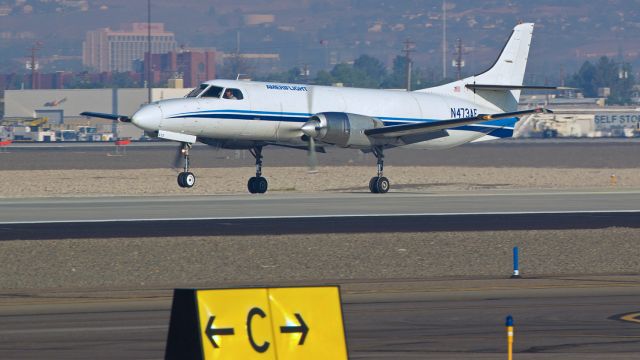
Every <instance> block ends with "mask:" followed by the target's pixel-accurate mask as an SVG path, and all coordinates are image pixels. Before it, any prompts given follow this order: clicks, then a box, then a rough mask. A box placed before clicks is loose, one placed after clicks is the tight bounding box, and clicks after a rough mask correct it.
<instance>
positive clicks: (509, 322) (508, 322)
mask: <svg viewBox="0 0 640 360" xmlns="http://www.w3.org/2000/svg"><path fill="white" fill-rule="evenodd" d="M505 326H513V316H511V315H509V316H507V321H506V325H505Z"/></svg>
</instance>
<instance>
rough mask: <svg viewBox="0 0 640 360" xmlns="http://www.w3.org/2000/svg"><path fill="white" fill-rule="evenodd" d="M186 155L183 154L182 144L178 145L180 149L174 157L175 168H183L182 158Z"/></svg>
mask: <svg viewBox="0 0 640 360" xmlns="http://www.w3.org/2000/svg"><path fill="white" fill-rule="evenodd" d="M183 157H184V155H183V154H182V145H180V146H178V151H177V152H176V156H175V157H174V158H173V168H174V169H180V168H182V158H183Z"/></svg>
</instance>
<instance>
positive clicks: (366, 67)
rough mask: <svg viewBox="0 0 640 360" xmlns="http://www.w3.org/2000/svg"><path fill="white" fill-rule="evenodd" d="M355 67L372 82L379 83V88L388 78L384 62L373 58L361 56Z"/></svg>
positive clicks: (355, 62)
mask: <svg viewBox="0 0 640 360" xmlns="http://www.w3.org/2000/svg"><path fill="white" fill-rule="evenodd" d="M353 67H354V68H355V69H358V70H360V71H362V72H364V73H365V74H366V76H367V78H368V79H369V80H370V81H371V82H375V83H377V85H378V86H380V84H382V81H384V78H385V77H386V76H387V69H386V68H385V66H384V64H383V63H382V61H380V60H378V59H376V58H374V57H373V56H369V55H361V56H360V57H359V58H357V59H356V60H355V61H354V62H353Z"/></svg>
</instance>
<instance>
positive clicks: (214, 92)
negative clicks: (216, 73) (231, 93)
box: [200, 86, 222, 98]
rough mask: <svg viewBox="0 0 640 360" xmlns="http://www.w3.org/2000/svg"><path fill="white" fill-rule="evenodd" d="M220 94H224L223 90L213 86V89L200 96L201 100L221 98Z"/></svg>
mask: <svg viewBox="0 0 640 360" xmlns="http://www.w3.org/2000/svg"><path fill="white" fill-rule="evenodd" d="M220 94H222V88H221V87H218V86H212V87H210V88H208V89H207V91H205V92H204V93H202V95H200V97H201V98H203V97H208V98H220Z"/></svg>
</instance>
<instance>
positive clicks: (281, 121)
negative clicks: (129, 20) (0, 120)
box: [134, 80, 517, 149]
mask: <svg viewBox="0 0 640 360" xmlns="http://www.w3.org/2000/svg"><path fill="white" fill-rule="evenodd" d="M206 84H207V85H209V86H210V87H219V88H220V89H233V91H234V92H236V93H237V94H238V98H235V99H226V98H224V96H223V95H222V93H221V94H220V96H219V97H206V96H202V95H204V91H206V89H203V94H201V95H199V96H197V97H186V98H182V99H171V100H163V101H159V102H156V103H154V104H150V105H147V107H158V108H159V109H160V113H161V116H160V118H159V120H158V121H159V122H153V123H148V124H145V122H135V121H134V123H136V125H137V126H139V127H141V128H143V129H145V130H147V131H157V130H165V131H171V132H176V133H182V134H189V135H195V136H197V137H198V138H200V139H209V140H212V141H221V142H223V143H224V142H227V143H232V144H238V143H247V142H256V141H264V142H271V143H282V144H292V145H298V144H305V142H304V140H302V133H301V132H300V126H301V124H303V123H305V122H306V121H308V120H309V118H310V117H311V116H313V115H314V114H318V113H324V112H338V113H348V114H358V115H362V116H367V117H371V118H374V119H377V120H379V121H380V122H381V123H382V124H384V125H385V126H390V125H399V124H409V123H417V122H428V121H433V120H440V119H451V118H463V117H471V116H476V115H478V114H483V113H492V112H496V111H498V109H497V108H496V107H495V106H484V105H483V104H481V103H480V104H479V103H473V102H470V101H467V100H465V99H461V98H455V97H447V96H444V95H441V94H430V93H424V92H406V91H400V90H374V89H357V88H343V87H328V86H315V85H295V84H281V83H263V82H249V81H234V80H213V81H209V82H207V83H206ZM221 91H222V90H221ZM459 91H469V90H467V89H462V90H459ZM140 111H146V110H145V108H143V109H141V110H140ZM135 118H136V116H135V115H134V119H135ZM516 120H517V119H503V120H496V121H492V122H485V123H482V124H477V125H475V124H474V125H466V126H461V127H458V128H454V129H449V130H447V133H448V136H443V137H438V138H435V139H429V140H426V141H419V142H415V143H411V144H407V145H406V146H407V147H411V148H427V149H428V148H449V147H452V146H457V145H461V144H464V143H468V142H472V141H478V140H490V139H495V138H501V137H510V136H511V135H512V132H513V126H514V123H515V121H516ZM348 147H356V148H357V147H367V146H357V145H354V146H348Z"/></svg>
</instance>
